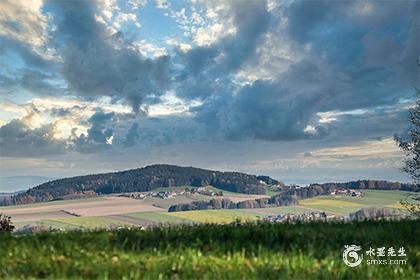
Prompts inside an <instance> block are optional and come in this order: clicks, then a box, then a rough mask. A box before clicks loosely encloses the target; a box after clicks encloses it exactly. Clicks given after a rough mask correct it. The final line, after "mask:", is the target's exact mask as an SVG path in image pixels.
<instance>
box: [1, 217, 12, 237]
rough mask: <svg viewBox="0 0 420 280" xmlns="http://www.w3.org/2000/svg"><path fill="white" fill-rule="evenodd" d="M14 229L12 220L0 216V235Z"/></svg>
mask: <svg viewBox="0 0 420 280" xmlns="http://www.w3.org/2000/svg"><path fill="white" fill-rule="evenodd" d="M14 229H15V226H14V225H13V222H12V218H10V217H8V216H4V215H2V214H0V233H5V232H7V233H8V232H12V231H13V230H14Z"/></svg>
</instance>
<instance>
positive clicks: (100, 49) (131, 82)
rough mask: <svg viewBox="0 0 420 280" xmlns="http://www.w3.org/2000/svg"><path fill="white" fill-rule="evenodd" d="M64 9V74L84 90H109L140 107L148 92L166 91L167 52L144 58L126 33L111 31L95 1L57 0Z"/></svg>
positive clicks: (60, 18)
mask: <svg viewBox="0 0 420 280" xmlns="http://www.w3.org/2000/svg"><path fill="white" fill-rule="evenodd" d="M54 5H55V6H56V7H57V8H58V9H59V11H60V12H61V13H60V16H57V17H56V18H55V21H56V22H57V26H58V27H57V31H56V32H57V33H58V35H57V37H58V39H57V41H60V40H62V45H61V46H60V47H59V48H60V50H61V51H62V56H63V60H64V61H63V76H64V77H65V79H66V81H67V83H68V84H69V87H70V89H71V90H73V91H74V92H75V93H77V94H78V95H80V96H85V97H100V96H110V97H113V98H115V99H123V100H125V101H126V102H128V103H129V104H130V105H131V106H132V108H133V110H134V111H135V112H138V111H139V109H140V105H141V104H142V102H143V100H144V98H145V97H147V96H148V95H151V96H153V95H157V96H159V95H161V94H163V93H164V91H163V90H164V88H165V86H166V83H167V80H168V77H167V65H168V62H169V59H168V57H159V58H157V59H156V60H151V59H145V58H143V57H142V56H141V54H139V53H137V52H136V51H135V50H134V49H132V48H129V46H127V44H124V42H123V41H124V38H123V37H122V34H121V33H116V34H113V35H109V34H108V33H107V32H106V29H105V26H103V25H102V24H101V23H100V22H98V21H97V20H96V19H95V13H97V12H98V10H97V6H96V5H95V2H92V1H78V2H72V3H70V2H66V1H64V2H54Z"/></svg>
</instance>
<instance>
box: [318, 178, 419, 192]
mask: <svg viewBox="0 0 420 280" xmlns="http://www.w3.org/2000/svg"><path fill="white" fill-rule="evenodd" d="M316 185H319V186H322V187H323V188H324V189H330V188H334V189H337V188H338V189H372V190H400V191H411V192H419V191H420V186H419V185H416V184H409V183H399V182H389V181H379V180H358V181H352V182H347V183H324V184H312V186H316Z"/></svg>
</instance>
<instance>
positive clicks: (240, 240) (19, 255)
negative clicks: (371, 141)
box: [0, 220, 420, 279]
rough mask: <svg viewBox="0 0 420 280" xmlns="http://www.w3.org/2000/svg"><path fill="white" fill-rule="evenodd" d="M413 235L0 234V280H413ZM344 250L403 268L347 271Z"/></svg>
mask: <svg viewBox="0 0 420 280" xmlns="http://www.w3.org/2000/svg"><path fill="white" fill-rule="evenodd" d="M418 236H420V225H419V222H418V220H417V221H409V220H406V221H369V222H357V223H332V224H330V223H319V222H318V223H305V224H299V223H298V224H292V225H291V224H271V223H259V224H240V225H238V224H229V225H215V224H202V225H195V226H174V227H155V228H151V229H147V230H138V229H131V230H129V229H122V230H113V231H82V232H79V231H77V232H74V231H70V232H59V233H51V232H49V233H40V234H32V235H24V236H13V235H0V246H1V248H2V254H1V255H0V278H3V279H4V278H22V279H23V278H25V279H26V278H43V277H48V278H51V279H62V278H81V277H82V278H85V279H86V278H101V279H122V278H126V279H168V278H177V279H178V278H182V279H192V278H197V276H198V275H199V277H200V278H203V279H245V278H246V279H257V278H258V279H261V278H264V279H279V278H288V279H296V278H298V279H308V278H310V279H418V277H419V276H420V265H419V260H420V244H419V243H418V239H417V237H418ZM216 244H217V245H216ZM346 244H357V245H360V246H361V247H362V249H363V250H367V249H368V248H369V247H381V246H385V247H386V248H389V247H391V246H392V247H395V248H399V247H401V246H403V247H404V248H405V250H406V253H407V256H406V257H405V258H404V259H405V260H406V261H407V263H406V264H404V265H368V264H367V263H362V264H361V265H360V266H358V267H357V268H349V267H347V266H346V265H345V264H344V263H343V261H342V253H343V249H344V245H346Z"/></svg>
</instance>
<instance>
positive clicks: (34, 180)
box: [0, 175, 53, 193]
mask: <svg viewBox="0 0 420 280" xmlns="http://www.w3.org/2000/svg"><path fill="white" fill-rule="evenodd" d="M52 179H53V178H49V177H45V176H36V175H23V176H8V177H0V192H2V193H13V192H18V191H23V190H25V191H26V190H27V189H29V188H32V187H35V186H38V185H40V184H42V183H45V182H48V181H51V180H52Z"/></svg>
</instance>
